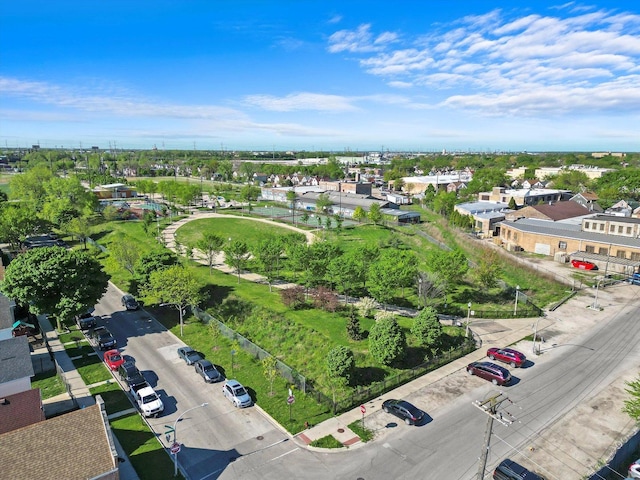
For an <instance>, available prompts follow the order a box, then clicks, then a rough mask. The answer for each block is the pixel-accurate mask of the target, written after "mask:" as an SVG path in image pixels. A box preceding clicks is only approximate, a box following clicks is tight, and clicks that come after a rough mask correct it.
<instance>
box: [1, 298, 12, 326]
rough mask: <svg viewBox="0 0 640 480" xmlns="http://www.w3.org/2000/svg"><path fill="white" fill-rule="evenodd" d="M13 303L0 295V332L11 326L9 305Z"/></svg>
mask: <svg viewBox="0 0 640 480" xmlns="http://www.w3.org/2000/svg"><path fill="white" fill-rule="evenodd" d="M12 303H13V302H12V301H11V300H9V299H8V298H7V297H5V296H4V295H2V293H0V330H4V329H5V328H11V327H12V326H13V317H12V315H11V304H12Z"/></svg>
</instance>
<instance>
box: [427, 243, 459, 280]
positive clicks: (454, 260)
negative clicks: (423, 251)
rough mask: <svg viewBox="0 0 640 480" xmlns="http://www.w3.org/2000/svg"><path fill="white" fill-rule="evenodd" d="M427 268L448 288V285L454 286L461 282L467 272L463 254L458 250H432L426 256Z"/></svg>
mask: <svg viewBox="0 0 640 480" xmlns="http://www.w3.org/2000/svg"><path fill="white" fill-rule="evenodd" d="M427 268H428V269H429V271H431V272H433V273H435V274H436V275H437V276H438V277H439V278H440V279H441V280H442V281H443V282H444V283H445V285H447V287H448V285H455V284H458V283H460V282H461V281H462V279H463V277H464V276H465V275H466V273H467V271H469V263H468V261H467V257H466V256H465V254H464V252H463V251H462V250H460V249H455V250H451V251H442V250H432V251H430V252H429V253H428V254H427Z"/></svg>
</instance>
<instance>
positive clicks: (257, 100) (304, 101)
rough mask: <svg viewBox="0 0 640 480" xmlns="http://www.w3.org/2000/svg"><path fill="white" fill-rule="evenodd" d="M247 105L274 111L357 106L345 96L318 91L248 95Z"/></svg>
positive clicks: (320, 109) (348, 109)
mask: <svg viewBox="0 0 640 480" xmlns="http://www.w3.org/2000/svg"><path fill="white" fill-rule="evenodd" d="M244 102H245V103H246V104H248V105H252V106H257V107H260V108H262V109H265V110H270V111H275V112H291V111H295V110H316V111H322V112H346V111H353V110H356V109H357V108H356V107H355V106H354V105H353V104H352V103H351V101H350V100H349V99H348V98H346V97H341V96H339V95H325V94H319V93H309V92H302V93H294V94H291V95H287V96H285V97H276V96H274V95H249V96H246V97H245V98H244Z"/></svg>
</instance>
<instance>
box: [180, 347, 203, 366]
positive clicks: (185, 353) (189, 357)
mask: <svg viewBox="0 0 640 480" xmlns="http://www.w3.org/2000/svg"><path fill="white" fill-rule="evenodd" d="M178 356H179V357H180V358H181V359H183V360H184V361H185V362H186V364H187V365H193V364H194V363H196V362H197V361H198V360H201V359H202V354H201V353H200V352H196V351H195V350H194V349H193V348H191V347H180V348H178Z"/></svg>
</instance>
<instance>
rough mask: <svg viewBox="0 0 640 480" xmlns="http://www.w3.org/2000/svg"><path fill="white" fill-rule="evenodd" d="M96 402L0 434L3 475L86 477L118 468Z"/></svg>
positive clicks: (43, 479)
mask: <svg viewBox="0 0 640 480" xmlns="http://www.w3.org/2000/svg"><path fill="white" fill-rule="evenodd" d="M104 422H105V420H104V417H103V416H102V412H101V411H100V406H99V405H92V406H90V407H87V408H83V409H81V410H76V411H75V412H71V413H67V414H65V415H61V416H59V417H54V418H51V419H49V420H45V421H44V422H38V423H35V424H32V425H29V426H26V427H23V428H19V429H17V430H13V431H11V432H7V433H4V434H2V435H0V458H1V459H2V461H1V462H0V464H1V465H2V476H3V478H38V479H41V480H49V479H51V480H58V479H60V478H64V479H66V480H85V479H87V478H96V477H98V476H100V475H102V474H104V473H106V472H110V471H113V470H115V469H116V468H117V464H116V460H115V459H114V457H113V455H112V450H111V445H110V442H109V440H108V438H107V430H106V427H105V423H104Z"/></svg>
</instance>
